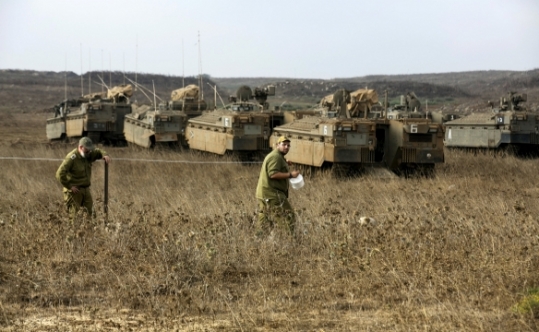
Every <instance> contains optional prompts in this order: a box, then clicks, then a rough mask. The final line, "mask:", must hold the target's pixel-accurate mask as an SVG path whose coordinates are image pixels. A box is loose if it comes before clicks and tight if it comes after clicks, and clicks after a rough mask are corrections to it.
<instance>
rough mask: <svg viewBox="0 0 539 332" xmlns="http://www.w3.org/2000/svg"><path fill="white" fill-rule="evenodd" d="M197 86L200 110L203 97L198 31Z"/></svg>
mask: <svg viewBox="0 0 539 332" xmlns="http://www.w3.org/2000/svg"><path fill="white" fill-rule="evenodd" d="M198 86H199V87H200V94H199V95H198V110H199V111H200V101H201V100H202V99H204V85H203V84H202V55H201V51H200V31H199V32H198Z"/></svg>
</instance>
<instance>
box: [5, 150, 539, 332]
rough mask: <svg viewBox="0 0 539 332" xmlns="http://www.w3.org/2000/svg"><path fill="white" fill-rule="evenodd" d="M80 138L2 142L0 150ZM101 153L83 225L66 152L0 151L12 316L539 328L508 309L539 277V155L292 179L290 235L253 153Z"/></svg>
mask: <svg viewBox="0 0 539 332" xmlns="http://www.w3.org/2000/svg"><path fill="white" fill-rule="evenodd" d="M71 148H72V146H67V145H63V144H59V145H47V144H34V145H30V146H29V147H26V145H25V146H23V145H21V144H12V143H6V144H3V145H2V146H0V156H20V157H43V158H51V159H62V158H63V157H64V155H65V154H66V153H67V152H68V151H69V150H70V149H71ZM107 149H108V150H109V152H110V154H111V155H112V157H113V158H114V159H113V162H112V164H111V165H110V181H109V186H110V201H109V215H108V219H107V220H106V219H105V216H104V214H103V212H102V203H103V182H104V181H103V169H104V167H103V164H102V163H100V162H98V163H96V164H94V170H93V172H94V178H93V185H92V192H93V195H94V200H95V201H96V208H97V210H98V217H97V218H96V219H95V220H88V219H84V220H81V221H80V222H78V223H76V224H75V225H70V224H69V222H68V216H67V214H66V213H65V211H64V207H63V205H62V202H61V199H62V197H61V188H60V185H59V184H58V183H57V181H56V180H55V178H54V174H55V172H56V169H57V167H58V166H59V164H60V161H59V160H58V161H32V160H0V165H1V169H2V172H0V183H1V188H2V190H1V191H2V194H1V195H0V219H1V223H2V224H1V226H0V243H1V248H2V250H1V253H0V290H1V294H0V301H1V302H0V303H1V306H0V323H1V325H0V327H1V328H2V329H4V330H10V331H15V330H20V329H21V327H24V328H26V329H27V330H32V329H34V330H38V329H46V328H47V325H46V324H52V325H51V326H53V327H55V328H58V329H60V330H61V329H64V328H65V329H73V330H76V329H81V330H84V329H85V328H89V327H88V326H91V327H93V328H95V329H96V330H101V329H106V328H110V329H113V328H118V329H126V330H127V329H128V328H133V329H136V330H140V329H147V330H172V329H178V330H200V329H206V330H219V329H221V330H238V331H253V330H266V329H267V330H279V331H288V330H320V331H321V330H325V331H329V330H345V331H358V330H369V331H386V330H396V331H419V330H421V331H424V330H430V331H442V330H444V331H457V330H466V331H484V330H488V331H509V330H514V331H527V330H529V331H532V330H537V328H538V324H537V321H536V320H535V319H534V318H533V314H525V315H520V314H516V313H513V312H512V310H511V307H512V306H513V305H514V304H515V303H517V302H518V301H519V300H520V299H521V297H522V296H523V294H524V293H525V292H526V290H528V289H530V288H533V287H537V286H538V285H539V274H538V273H537V271H538V268H539V252H538V248H539V237H538V234H539V232H538V231H539V225H538V221H539V206H538V205H537V204H536V202H537V199H538V198H539V189H538V188H539V179H538V177H537V174H538V172H539V168H538V166H537V160H525V159H517V158H514V157H505V158H500V157H493V156H488V155H478V156H472V155H469V154H465V153H462V152H458V151H457V152H453V151H449V152H448V154H447V156H446V161H447V162H446V164H444V165H441V166H440V167H438V168H437V171H436V176H435V177H434V178H432V179H424V178H412V179H404V178H396V179H380V178H376V177H374V176H370V175H366V176H363V177H359V178H354V179H340V180H335V179H332V178H330V177H329V176H325V175H320V176H318V177H317V178H313V179H307V182H306V185H305V187H304V188H303V189H301V190H299V191H292V192H291V202H292V204H293V206H294V207H295V209H296V211H297V213H298V227H297V234H296V236H295V237H289V236H287V235H286V234H284V233H283V232H281V231H280V230H275V232H274V233H273V234H272V235H271V236H269V237H266V238H257V237H256V236H255V229H254V225H253V217H254V216H255V208H256V201H255V198H254V191H255V187H256V183H257V179H258V172H259V165H251V166H243V165H238V164H234V163H229V164H222V163H220V164H217V163H211V162H214V161H223V160H224V159H222V158H212V157H208V156H200V155H198V154H195V153H191V152H184V153H178V152H171V151H167V150H156V151H145V150H139V149H132V148H107ZM121 158H137V159H147V160H175V161H185V160H189V161H197V160H199V161H206V162H210V163H205V164H189V163H165V162H142V161H127V160H120V159H121ZM225 160H226V159H225ZM363 216H368V217H372V218H374V220H375V221H373V222H367V223H361V222H360V217H363ZM51 329H53V328H52V327H51Z"/></svg>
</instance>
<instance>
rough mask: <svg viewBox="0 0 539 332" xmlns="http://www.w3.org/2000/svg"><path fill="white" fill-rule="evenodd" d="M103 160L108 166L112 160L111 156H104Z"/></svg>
mask: <svg viewBox="0 0 539 332" xmlns="http://www.w3.org/2000/svg"><path fill="white" fill-rule="evenodd" d="M103 160H104V161H105V162H106V163H107V164H108V163H110V161H111V160H112V159H111V158H110V156H103Z"/></svg>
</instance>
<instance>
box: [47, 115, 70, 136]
mask: <svg viewBox="0 0 539 332" xmlns="http://www.w3.org/2000/svg"><path fill="white" fill-rule="evenodd" d="M45 130H46V133H47V139H48V140H59V139H64V138H65V136H66V122H65V119H64V118H62V117H56V118H49V119H47V124H46V128H45Z"/></svg>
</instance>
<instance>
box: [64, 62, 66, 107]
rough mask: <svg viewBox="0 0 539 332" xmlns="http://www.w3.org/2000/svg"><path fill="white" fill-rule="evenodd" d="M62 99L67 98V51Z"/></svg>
mask: <svg viewBox="0 0 539 332" xmlns="http://www.w3.org/2000/svg"><path fill="white" fill-rule="evenodd" d="M64 100H67V52H66V55H65V69H64ZM66 106H67V102H66V103H65V104H64V108H65V107H66Z"/></svg>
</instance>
